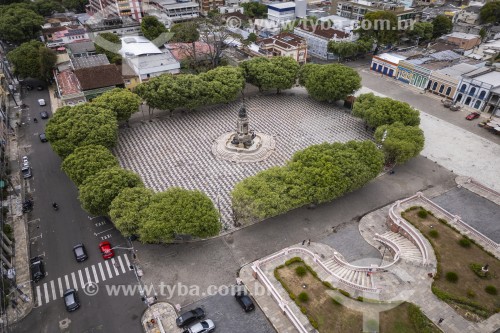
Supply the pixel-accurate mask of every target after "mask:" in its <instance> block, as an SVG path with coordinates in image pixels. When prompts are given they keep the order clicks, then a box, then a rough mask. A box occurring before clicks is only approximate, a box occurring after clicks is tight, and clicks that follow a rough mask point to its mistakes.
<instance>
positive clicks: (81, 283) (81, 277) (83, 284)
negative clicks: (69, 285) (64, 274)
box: [78, 269, 85, 288]
mask: <svg viewBox="0 0 500 333" xmlns="http://www.w3.org/2000/svg"><path fill="white" fill-rule="evenodd" d="M78 277H79V278H80V285H81V286H82V288H84V287H85V281H83V275H82V270H81V269H79V270H78Z"/></svg>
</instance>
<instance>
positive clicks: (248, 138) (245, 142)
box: [231, 99, 255, 148]
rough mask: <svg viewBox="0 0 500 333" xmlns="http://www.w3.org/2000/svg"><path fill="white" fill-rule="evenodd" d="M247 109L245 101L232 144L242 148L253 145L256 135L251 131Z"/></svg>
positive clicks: (239, 112) (239, 114)
mask: <svg viewBox="0 0 500 333" xmlns="http://www.w3.org/2000/svg"><path fill="white" fill-rule="evenodd" d="M248 123H249V121H248V116H247V109H246V106H245V99H243V103H242V104H241V107H240V110H239V111H238V120H237V122H236V133H235V134H234V135H233V138H232V140H231V144H232V145H234V146H237V147H241V148H249V147H250V146H252V145H253V139H254V138H255V134H254V132H253V131H250V130H249V125H248Z"/></svg>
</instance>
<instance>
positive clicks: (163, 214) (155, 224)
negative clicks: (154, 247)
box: [139, 188, 221, 243]
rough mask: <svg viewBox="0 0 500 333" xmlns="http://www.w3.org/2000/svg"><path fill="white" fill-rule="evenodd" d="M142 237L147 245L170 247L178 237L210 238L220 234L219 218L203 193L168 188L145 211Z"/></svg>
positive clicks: (154, 198) (141, 230) (141, 229)
mask: <svg viewBox="0 0 500 333" xmlns="http://www.w3.org/2000/svg"><path fill="white" fill-rule="evenodd" d="M141 215H142V222H141V225H140V228H139V237H140V239H141V241H142V242H146V243H162V242H163V243H168V242H171V241H172V240H174V238H175V236H176V235H191V236H194V237H203V238H204V237H210V236H215V235H217V234H218V233H219V231H220V228H221V225H220V222H219V214H218V212H217V209H216V208H215V207H214V205H213V203H212V201H211V200H210V199H209V198H208V197H207V196H206V195H205V194H203V193H202V192H200V191H188V190H184V189H181V188H169V189H168V190H166V191H165V192H161V193H158V194H155V195H154V196H153V197H152V199H151V201H150V203H149V205H148V206H147V207H146V208H145V209H144V210H142V213H141Z"/></svg>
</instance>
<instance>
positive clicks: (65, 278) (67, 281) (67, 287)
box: [64, 273, 73, 289]
mask: <svg viewBox="0 0 500 333" xmlns="http://www.w3.org/2000/svg"><path fill="white" fill-rule="evenodd" d="M72 274H73V273H72ZM64 281H65V282H66V289H69V288H71V287H70V285H69V277H68V276H67V275H64Z"/></svg>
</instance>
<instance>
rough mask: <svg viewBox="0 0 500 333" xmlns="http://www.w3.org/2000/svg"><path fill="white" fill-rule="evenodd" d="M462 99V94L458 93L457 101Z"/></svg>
mask: <svg viewBox="0 0 500 333" xmlns="http://www.w3.org/2000/svg"><path fill="white" fill-rule="evenodd" d="M461 100H462V94H458V96H457V102H460V101H461Z"/></svg>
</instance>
